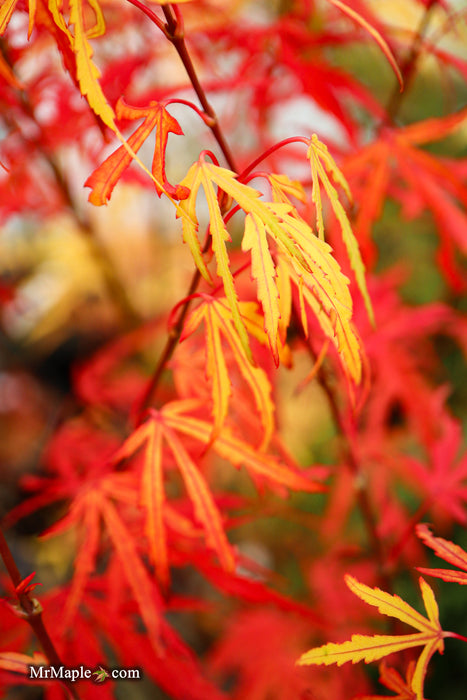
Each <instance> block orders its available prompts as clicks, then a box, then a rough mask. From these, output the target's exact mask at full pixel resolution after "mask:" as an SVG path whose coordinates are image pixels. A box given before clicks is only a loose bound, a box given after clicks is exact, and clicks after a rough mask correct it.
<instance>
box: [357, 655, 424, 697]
mask: <svg viewBox="0 0 467 700" xmlns="http://www.w3.org/2000/svg"><path fill="white" fill-rule="evenodd" d="M414 672H415V661H410V663H409V665H408V667H407V676H406V679H405V680H404V679H403V678H402V677H401V675H400V674H399V673H398V672H397V671H396V669H394V668H390V667H389V666H388V665H387V664H386V659H384V661H382V662H381V663H380V665H379V682H380V683H381V685H384V686H385V688H388V689H389V690H394V692H396V693H397V695H391V696H390V698H391V699H392V700H416V695H415V693H414V691H413V690H412V679H413V675H414ZM388 697H389V696H388V695H359V696H358V700H384V698H388Z"/></svg>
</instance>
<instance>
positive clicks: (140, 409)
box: [132, 231, 211, 426]
mask: <svg viewBox="0 0 467 700" xmlns="http://www.w3.org/2000/svg"><path fill="white" fill-rule="evenodd" d="M210 241H211V237H210V235H209V231H208V233H207V235H206V241H205V243H204V246H203V250H202V254H204V253H206V252H207V250H208V249H209V244H210ZM200 281H201V272H200V271H199V269H198V268H196V269H195V271H194V273H193V277H192V278H191V282H190V287H189V289H188V293H187V295H186V297H185V299H186V301H185V302H184V303H183V304H182V306H181V311H180V315H179V317H178V319H177V322H176V323H175V325H174V326H172V328H171V329H170V331H169V333H168V336H167V340H166V342H165V346H164V349H163V351H162V353H161V356H160V357H159V361H158V363H157V365H156V368H155V370H154V372H153V374H152V377H151V379H150V381H149V382H148V385H147V387H146V389H145V391H144V394H143V396H142V397H141V399H140V400H139V401H138V402H137V404H136V406H135V408H134V409H133V414H134V416H135V418H134V420H133V421H132V422H134V425H135V426H138V425H140V423H141V422H142V420H143V418H144V413H145V411H146V409H147V408H148V407H149V404H150V403H151V400H152V398H153V396H154V394H155V392H156V389H157V387H158V385H159V382H160V380H161V377H162V374H163V373H164V370H165V368H166V365H167V363H168V362H169V361H170V358H171V357H172V355H173V353H174V351H175V348H176V347H177V344H178V341H179V339H180V336H181V334H182V330H183V324H184V322H185V318H186V316H187V314H188V311H189V310H190V306H191V303H192V301H193V295H194V294H195V292H196V290H197V288H198V285H199V283H200Z"/></svg>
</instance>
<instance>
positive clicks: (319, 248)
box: [180, 152, 361, 382]
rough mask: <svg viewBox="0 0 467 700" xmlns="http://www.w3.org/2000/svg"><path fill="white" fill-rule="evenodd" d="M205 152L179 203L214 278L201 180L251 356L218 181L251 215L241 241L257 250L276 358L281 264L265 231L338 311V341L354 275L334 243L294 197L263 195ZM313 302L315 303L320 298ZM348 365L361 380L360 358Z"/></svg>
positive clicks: (221, 271)
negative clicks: (199, 213)
mask: <svg viewBox="0 0 467 700" xmlns="http://www.w3.org/2000/svg"><path fill="white" fill-rule="evenodd" d="M205 157H206V152H203V153H201V155H200V158H199V160H198V161H197V162H196V163H194V164H193V165H192V166H191V168H190V169H189V171H188V173H187V175H186V177H185V178H184V179H183V180H182V182H181V183H180V184H181V185H183V186H186V187H189V189H190V196H189V197H188V198H187V199H186V200H185V201H183V202H181V204H180V208H181V209H182V210H184V211H185V212H186V213H187V214H188V216H187V217H186V219H185V220H184V221H183V231H184V233H183V236H184V240H185V241H186V242H187V243H188V245H189V246H190V250H191V252H192V254H193V257H194V259H195V262H196V264H197V266H198V269H199V270H200V272H201V274H203V276H204V277H205V278H206V279H208V280H209V275H208V272H207V269H206V266H205V264H204V261H203V260H202V256H201V245H200V242H199V239H198V235H197V231H198V222H197V218H196V197H197V194H198V191H199V188H200V187H201V186H202V187H203V189H204V192H205V195H206V199H207V202H208V207H209V213H210V233H211V238H212V248H213V251H214V254H215V257H216V261H217V274H218V276H219V277H220V278H221V279H222V282H223V286H224V292H225V295H226V298H227V300H228V303H229V305H230V308H231V311H232V318H233V322H234V325H235V328H236V330H237V333H238V335H239V337H240V342H241V344H242V347H243V349H244V351H245V354H246V355H247V357H248V359H249V360H250V361H252V355H251V349H250V346H249V342H248V336H247V331H246V327H245V323H244V321H243V319H242V317H241V313H240V306H239V299H238V295H237V292H236V289H235V284H234V279H233V275H232V272H231V271H230V261H229V256H228V252H227V246H226V242H227V241H230V236H229V233H228V231H227V229H226V226H225V223H224V221H223V216H222V211H221V207H220V204H219V201H218V195H217V193H216V190H215V186H217V188H219V190H221V191H223V192H225V193H226V194H227V195H228V196H229V197H231V198H232V199H233V200H235V201H236V202H237V203H238V205H239V207H240V208H241V209H242V210H243V211H244V212H245V214H246V215H247V216H246V223H245V233H244V239H243V243H242V247H243V248H244V250H251V251H252V266H253V267H252V269H253V277H254V278H255V279H256V281H257V285H258V298H259V300H260V302H261V305H262V308H263V312H264V317H265V331H266V333H267V336H268V339H269V344H270V347H271V351H272V353H273V355H274V357H275V358H276V359H277V357H278V349H277V337H278V327H279V318H280V304H279V292H278V286H277V283H276V276H277V269H276V265H275V263H274V258H273V256H272V255H271V253H270V250H269V247H268V245H267V237H266V234H267V236H268V237H269V238H270V239H271V240H272V241H273V242H274V244H275V246H276V247H277V248H278V250H279V251H281V252H282V253H283V254H284V255H285V256H287V258H288V260H289V261H290V264H291V265H293V266H294V269H295V271H296V274H297V275H300V276H301V277H302V278H303V279H304V280H305V282H306V284H307V285H308V287H309V289H310V290H313V294H314V295H315V298H316V300H317V304H318V306H319V308H320V310H321V311H323V310H324V313H326V314H331V315H334V316H335V317H336V319H335V322H334V323H333V322H331V323H330V324H328V325H327V326H326V329H327V331H328V333H330V337H331V339H332V340H333V342H336V339H335V332H334V326H337V325H340V326H341V327H342V328H343V329H344V332H349V319H350V317H351V315H352V300H351V297H350V294H349V292H348V289H347V286H348V283H349V281H348V279H347V278H346V277H345V276H344V275H343V273H342V272H341V269H340V267H339V265H338V264H337V262H336V260H335V259H334V258H333V256H332V255H331V248H330V246H329V245H327V243H325V242H324V241H322V240H320V239H319V238H318V237H317V236H315V235H314V233H313V231H312V230H311V228H310V227H309V226H308V224H307V223H306V222H305V221H304V220H303V219H302V218H300V216H299V215H298V212H297V211H296V210H295V208H294V207H293V206H292V204H291V203H290V202H289V203H286V202H265V201H263V200H261V199H260V192H258V191H257V190H255V189H253V188H252V187H249V186H248V185H244V184H242V183H240V182H238V180H237V179H236V176H235V173H233V172H232V171H230V170H227V169H225V168H221V167H219V166H217V165H214V164H213V163H209V162H207V161H206V159H205ZM313 308H314V309H316V304H314V306H313ZM349 334H351V335H352V336H353V342H354V345H356V346H357V348H358V346H359V344H358V340H357V339H356V337H355V334H353V333H351V332H349ZM341 338H342V334H341ZM357 355H358V352H357ZM344 363H345V359H344ZM348 370H349V374H350V375H351V376H352V377H353V379H354V380H355V381H356V382H358V381H359V380H360V373H361V365H360V363H359V362H358V361H354V362H353V363H352V364H351V366H349V368H348Z"/></svg>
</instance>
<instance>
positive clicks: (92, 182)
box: [84, 97, 188, 206]
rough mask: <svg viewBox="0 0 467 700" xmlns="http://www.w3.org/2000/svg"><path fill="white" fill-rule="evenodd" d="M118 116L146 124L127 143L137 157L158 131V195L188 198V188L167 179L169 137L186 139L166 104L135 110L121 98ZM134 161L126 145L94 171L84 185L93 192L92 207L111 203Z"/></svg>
mask: <svg viewBox="0 0 467 700" xmlns="http://www.w3.org/2000/svg"><path fill="white" fill-rule="evenodd" d="M115 112H116V115H117V119H130V120H136V119H143V123H142V124H140V126H139V127H138V128H137V129H136V131H135V132H134V133H133V134H131V136H130V137H129V138H128V139H127V144H128V145H129V146H130V148H131V149H132V151H133V152H134V153H137V152H138V151H139V149H140V148H141V146H142V145H143V143H144V141H145V140H146V139H147V137H148V136H149V134H150V133H151V131H152V130H153V129H154V128H155V129H156V143H155V148H154V156H153V161H152V169H151V170H152V174H153V176H154V178H155V181H156V190H157V193H158V195H159V196H161V194H162V192H163V191H164V192H166V193H169V194H170V195H172V196H173V197H176V198H178V199H181V198H184V197H187V196H188V190H187V188H184V187H180V186H173V185H171V184H170V183H169V182H168V181H167V177H166V175H165V150H166V147H167V140H168V136H169V133H173V134H178V135H182V134H183V131H182V129H181V127H180V125H179V123H178V122H177V120H176V119H174V117H172V116H171V114H169V112H168V111H167V110H166V109H165V107H164V104H163V103H160V102H155V101H151V102H150V103H149V105H148V106H147V107H132V106H131V105H128V104H126V103H125V101H124V100H123V98H121V97H120V99H119V100H118V102H117V105H116V107H115ZM132 160H133V155H132V153H131V152H130V151H129V149H128V148H127V147H126V146H125V145H122V146H120V147H119V148H118V149H117V150H116V151H114V153H112V154H111V155H110V156H109V157H108V158H106V159H105V161H104V162H103V163H101V165H99V167H98V168H96V169H95V170H94V172H93V173H92V174H91V175H90V176H89V177H88V179H87V180H86V182H85V183H84V186H85V187H91V188H92V191H91V193H90V194H89V198H88V199H89V201H90V202H91V203H92V204H95V205H97V206H101V205H102V204H106V203H107V201H108V200H109V199H110V197H111V195H112V192H113V189H114V187H115V185H116V184H117V182H118V180H119V179H120V177H121V176H122V174H123V172H124V171H125V170H126V169H127V168H128V166H129V165H130V163H131V161H132ZM158 182H161V183H163V184H164V189H162V188H161V187H160V186H159V185H158V184H157V183H158Z"/></svg>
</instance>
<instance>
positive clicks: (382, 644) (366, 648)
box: [297, 575, 452, 700]
mask: <svg viewBox="0 0 467 700" xmlns="http://www.w3.org/2000/svg"><path fill="white" fill-rule="evenodd" d="M345 580H346V583H347V585H348V586H349V588H350V590H351V591H352V592H353V593H355V595H357V596H358V597H359V598H361V599H362V600H364V601H365V602H366V603H368V604H369V605H373V606H374V607H376V608H378V610H379V612H381V613H382V614H383V615H389V616H390V617H395V618H397V619H398V620H401V622H404V623H406V624H408V625H411V626H412V627H415V629H417V630H419V631H418V632H417V633H415V634H406V635H381V634H378V635H374V636H367V635H362V634H354V635H352V638H351V639H350V640H349V641H347V642H342V643H341V644H334V643H329V644H325V645H324V646H321V647H316V648H315V649H311V650H310V651H308V652H306V653H305V654H303V655H302V656H301V657H300V659H299V660H298V662H297V663H298V664H300V665H307V664H325V665H329V664H334V663H335V664H337V665H338V666H340V665H341V664H344V663H347V662H348V661H351V662H352V663H357V662H358V661H365V662H366V663H370V662H371V661H377V660H379V659H382V658H384V657H385V656H388V655H389V654H392V653H394V652H398V651H403V650H404V649H410V648H412V647H416V646H424V649H423V651H422V653H421V654H420V657H419V659H418V661H417V664H416V667H415V671H414V674H413V677H412V686H411V687H412V690H413V692H414V693H415V696H416V698H417V700H423V681H424V678H425V675H426V670H427V667H428V663H429V661H430V659H431V657H432V656H433V654H434V653H435V651H439V652H440V653H443V651H444V642H443V638H444V637H448V636H452V633H450V632H444V631H443V630H442V629H441V627H440V624H439V618H438V606H437V603H436V600H435V597H434V594H433V591H432V589H431V588H430V586H429V585H428V584H427V583H426V581H424V579H422V578H420V589H421V592H422V597H423V602H424V603H425V608H426V611H427V613H428V618H426V617H424V616H423V615H421V614H420V613H419V612H417V611H416V610H415V609H414V608H413V607H412V606H411V605H409V604H408V603H406V602H405V601H404V600H402V599H401V598H400V597H399V596H397V595H392V594H390V593H386V592H385V591H382V590H380V589H379V588H370V587H369V586H365V584H363V583H360V582H359V581H357V580H356V579H355V578H353V577H352V576H349V575H346V577H345Z"/></svg>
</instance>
